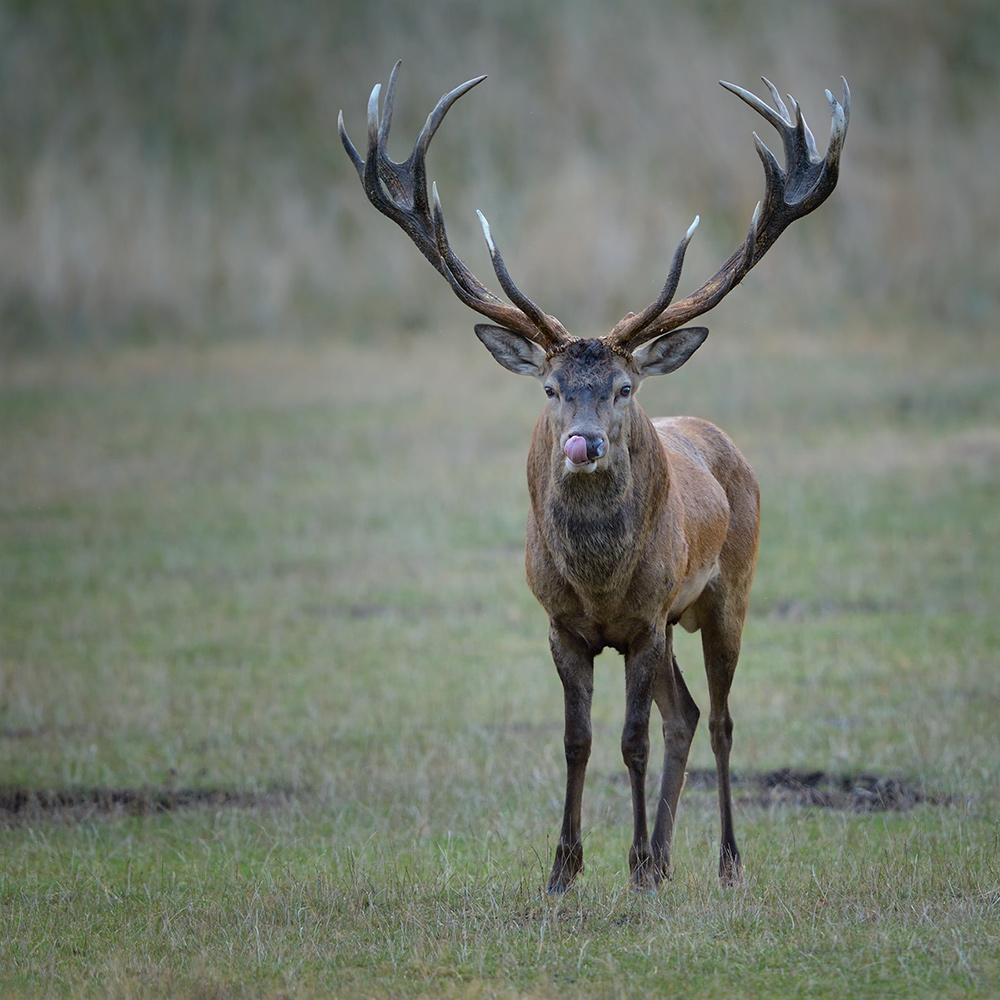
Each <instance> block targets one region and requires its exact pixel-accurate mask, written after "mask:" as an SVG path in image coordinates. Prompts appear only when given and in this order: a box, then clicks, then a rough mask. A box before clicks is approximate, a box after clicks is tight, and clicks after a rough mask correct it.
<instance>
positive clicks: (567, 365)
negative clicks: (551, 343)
mask: <svg viewBox="0 0 1000 1000" xmlns="http://www.w3.org/2000/svg"><path fill="white" fill-rule="evenodd" d="M551 364H552V377H553V378H554V379H555V380H556V381H557V382H558V383H559V386H560V387H561V388H562V389H563V390H564V391H567V390H573V391H576V392H588V393H595V394H599V395H610V394H611V393H612V392H613V391H614V386H615V383H616V382H617V381H619V380H620V378H621V376H622V375H623V374H624V373H625V371H626V369H627V367H628V365H627V362H626V360H625V358H623V357H622V356H621V354H618V353H616V352H615V351H613V350H611V348H609V347H608V346H607V345H606V344H605V343H603V342H602V341H600V340H576V341H573V342H572V343H571V344H570V345H569V346H568V347H566V348H565V350H562V351H560V352H559V353H557V354H556V355H555V356H554V357H553V358H552V362H551Z"/></svg>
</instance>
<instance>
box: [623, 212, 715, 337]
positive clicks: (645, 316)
mask: <svg viewBox="0 0 1000 1000" xmlns="http://www.w3.org/2000/svg"><path fill="white" fill-rule="evenodd" d="M699 222H701V216H700V215H696V216H695V217H694V222H692V223H691V225H690V227H689V228H688V231H687V233H686V235H685V236H684V239H682V240H681V241H680V243H678V244H677V249H676V250H675V251H674V259H673V261H672V262H671V264H670V270H669V271H668V272H667V280H666V282H665V283H664V285H663V291H662V292H660V297H659V298H658V299H657V300H656V301H655V302H653V303H651V304H650V305H648V306H646V308H645V309H643V311H642V312H641V313H639V314H638V315H636V314H635V313H626V314H625V315H624V316H623V317H622V318H621V319H620V320H619V321H618V323H617V325H616V326H615V328H614V329H613V330H612V331H611V333H610V334H608V337H607V339H608V340H610V341H611V342H612V343H622V342H628V341H629V339H630V338H631V336H632V335H633V333H637V332H638V331H641V330H642V329H644V328H645V327H646V326H647V325H648V324H649V323H651V322H652V321H653V320H654V319H656V317H657V316H659V315H660V313H661V312H663V310H664V309H666V308H667V306H669V305H670V302H671V300H672V299H673V297H674V294H675V293H676V292H677V286H678V284H680V280H681V268H683V266H684V254H685V253H686V252H687V248H688V244H689V243H690V242H691V237H692V236H694V231H695V230H696V229H697V228H698V223H699Z"/></svg>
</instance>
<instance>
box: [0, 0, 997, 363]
mask: <svg viewBox="0 0 1000 1000" xmlns="http://www.w3.org/2000/svg"><path fill="white" fill-rule="evenodd" d="M399 58H401V59H403V61H404V63H403V68H402V71H401V75H400V83H399V93H398V96H397V103H396V116H395V119H394V128H393V139H394V141H393V142H392V143H391V144H390V149H391V151H392V153H393V155H394V157H395V158H398V159H403V158H405V157H406V155H408V152H409V149H410V146H411V144H412V141H413V139H414V137H415V135H416V132H417V130H418V129H419V127H420V125H421V124H422V122H423V119H424V117H425V116H426V114H427V113H428V111H429V110H430V108H431V107H432V106H433V104H434V102H435V101H436V100H437V98H438V97H439V96H440V95H441V94H442V93H443V92H444V91H446V90H448V89H451V88H452V87H453V86H455V85H457V84H458V83H461V82H462V81H464V80H466V79H468V78H470V77H472V76H475V75H478V74H481V73H486V74H489V76H490V79H489V80H488V81H487V82H486V83H484V84H483V85H482V86H481V87H479V88H477V89H476V90H475V91H474V92H473V93H472V94H470V95H468V96H467V97H465V98H463V100H462V101H460V102H459V103H458V104H457V105H456V106H455V108H454V109H453V110H452V112H451V114H450V116H449V120H448V123H447V125H446V126H445V128H444V129H442V131H441V132H440V133H439V134H438V136H437V138H436V139H435V142H434V145H433V147H432V150H431V155H430V157H429V174H430V176H431V178H433V179H435V180H437V182H438V184H439V188H440V190H441V196H442V199H443V202H444V207H445V212H446V217H447V219H448V223H449V232H450V235H451V237H452V243H453V246H454V247H455V248H456V250H457V252H458V253H459V255H460V256H462V257H463V258H464V259H465V260H466V261H467V262H468V263H469V265H470V266H471V267H472V269H473V270H474V271H475V272H476V273H478V274H479V275H480V277H482V278H484V279H486V278H492V275H491V274H490V273H489V272H490V267H489V262H488V258H487V256H486V253H485V250H484V248H483V244H482V237H481V235H480V234H479V232H478V225H477V222H476V217H475V209H476V208H481V209H482V210H483V211H484V212H485V213H486V215H487V216H488V217H489V219H490V221H491V223H492V226H493V229H494V234H495V236H496V238H497V240H498V243H499V244H500V246H501V248H502V249H503V251H504V254H505V256H506V258H507V260H508V263H509V265H510V268H511V271H512V273H513V275H514V278H515V280H516V281H518V282H519V284H520V285H521V286H522V287H523V288H524V289H525V291H526V292H527V293H528V294H529V295H531V296H532V297H534V298H535V299H536V300H538V301H540V303H541V304H542V305H543V307H544V308H545V309H546V310H548V311H549V312H552V313H554V314H555V315H557V316H559V317H560V318H561V319H562V320H563V321H564V323H566V324H567V326H569V328H570V330H571V331H573V332H575V333H578V334H582V335H599V334H602V333H605V332H606V331H607V330H608V329H610V327H611V325H612V324H613V323H614V322H615V320H617V319H618V318H619V316H620V315H621V314H622V313H624V312H625V311H626V310H627V309H630V308H633V309H637V308H641V307H642V306H644V305H645V304H647V303H648V302H649V301H650V300H652V298H653V297H654V296H655V294H656V292H657V291H658V289H659V286H660V284H661V283H662V280H663V275H664V273H665V270H666V267H667V264H668V263H669V258H670V254H671V252H672V249H673V247H674V245H675V244H676V242H677V240H678V239H679V237H680V236H681V235H682V234H683V232H684V230H685V229H686V227H687V226H688V225H689V223H690V221H691V219H692V218H693V217H694V215H695V214H700V215H701V218H702V225H701V228H700V229H699V232H698V236H697V239H696V241H695V243H694V244H693V246H692V250H691V252H690V254H689V257H688V261H689V263H688V265H687V269H686V280H685V282H684V283H682V288H681V291H682V293H683V292H684V291H685V290H690V289H691V288H693V287H695V286H696V285H697V284H700V283H701V281H703V280H704V278H706V277H707V276H708V274H710V273H711V272H712V271H714V270H715V268H716V266H717V265H718V264H720V263H721V261H722V260H723V259H725V257H726V256H728V255H729V253H730V252H731V251H732V249H733V248H734V247H735V246H736V244H737V243H738V242H739V240H740V239H742V237H743V235H744V233H745V230H746V226H747V224H748V222H749V219H750V215H751V213H752V211H753V207H754V204H755V203H756V201H757V199H758V198H759V197H760V195H761V193H762V191H763V179H762V172H761V169H760V165H759V162H758V160H757V156H756V154H755V152H754V149H753V142H752V139H751V132H752V131H753V130H755V129H756V130H757V131H758V132H759V133H760V135H761V137H762V138H763V139H764V141H765V142H767V143H768V144H769V145H771V146H772V148H773V149H775V151H776V152H777V151H778V150H779V144H778V143H777V140H776V136H775V135H774V134H773V132H772V130H771V129H770V128H769V126H767V124H766V123H765V122H763V121H762V120H761V119H760V118H759V117H758V116H756V115H755V114H754V113H753V112H752V111H750V109H748V108H746V107H745V106H744V105H743V104H742V103H741V102H740V101H738V100H737V99H736V98H734V97H733V96H732V95H730V94H728V93H726V92H725V91H724V90H722V89H721V88H720V87H719V86H718V84H717V82H716V81H718V80H719V79H726V80H730V81H732V82H734V83H738V84H740V85H742V86H745V87H748V88H750V89H754V90H756V91H757V92H758V93H762V94H763V93H766V91H764V90H763V88H762V86H761V85H760V84H759V78H760V77H761V76H762V75H764V76H767V77H769V78H770V79H772V80H773V81H774V82H775V83H776V85H777V86H778V88H779V89H780V90H781V91H782V93H785V92H789V91H790V92H791V93H792V94H793V95H794V96H795V97H796V98H797V99H798V100H799V101H800V102H801V103H802V105H803V109H804V111H805V114H806V118H807V120H808V121H809V123H810V125H811V126H812V128H813V130H814V132H815V133H816V136H817V141H818V143H819V145H820V146H821V147H823V148H825V145H826V139H827V136H828V130H829V110H828V106H827V102H826V99H825V97H824V90H825V89H826V88H829V89H830V90H831V91H833V93H834V95H835V96H838V97H839V96H840V92H841V84H840V77H841V75H843V76H846V77H847V79H848V80H849V82H850V85H851V91H852V102H853V108H852V110H853V117H852V120H851V125H850V131H849V135H848V140H847V146H846V152H845V158H844V164H843V172H842V179H841V183H840V188H839V190H838V191H837V193H836V194H835V196H834V197H833V198H832V199H831V201H830V202H829V203H828V204H827V205H826V206H824V207H823V208H822V209H821V210H820V213H819V214H818V215H817V216H816V217H814V218H813V219H812V220H810V221H808V222H805V223H800V224H798V225H797V226H795V227H793V229H792V230H790V231H789V232H788V233H787V234H786V235H785V236H784V237H783V239H782V240H781V241H780V242H779V243H778V245H777V247H776V248H775V249H774V250H773V251H772V253H771V255H770V257H769V261H768V264H767V265H766V266H765V267H764V268H761V269H760V270H759V271H757V272H755V274H754V275H752V276H751V277H750V278H749V279H748V282H747V283H748V284H751V283H753V282H755V281H760V280H762V279H761V277H760V275H762V274H763V273H764V272H765V271H766V272H767V278H766V281H767V284H766V286H761V287H766V288H767V290H768V292H767V294H766V295H754V296H751V295H744V296H738V297H736V298H739V303H738V304H736V305H734V304H733V299H730V300H729V302H727V303H726V304H725V305H724V306H723V307H722V308H720V310H719V311H718V312H719V313H722V312H724V311H725V312H726V313H727V314H728V318H727V319H726V320H725V322H726V323H727V325H730V326H733V327H736V328H738V327H739V326H740V325H742V324H756V325H759V324H763V323H770V322H779V323H780V325H781V326H782V327H784V328H786V329H787V328H799V327H801V328H802V329H807V330H809V331H813V332H815V333H816V335H822V333H823V332H824V331H829V330H836V329H844V328H846V327H847V326H857V325H861V326H864V327H869V328H871V329H877V328H878V327H879V326H880V325H882V324H886V323H891V324H892V325H893V326H899V325H907V324H913V325H914V326H917V327H921V328H924V329H927V328H928V327H934V326H943V327H947V328H948V329H947V335H948V336H954V335H955V332H956V330H963V331H968V332H969V333H970V334H974V333H976V332H979V333H982V332H984V331H990V330H992V329H993V326H994V323H995V321H996V318H997V315H998V305H1000V248H998V233H1000V171H998V169H997V163H998V161H1000V115H998V112H997V107H998V101H997V98H998V97H1000V5H998V4H997V3H996V0H951V2H949V3H948V4H943V3H940V2H939V0H810V2H803V0H765V2H760V3H755V4H743V3H734V2H728V0H697V2H696V0H671V2H668V0H617V2H616V3H614V4H611V3H602V2H597V0H562V2H551V3H544V4H542V3H535V2H529V0H505V2H492V3H473V2H469V0H432V2H424V3H413V2H412V0H368V2H365V3H359V2H356V0H351V2H337V0H325V2H322V0H160V2H154V0H138V2H137V0H62V2H51V0H50V2H45V0H5V2H3V3H2V4H0V150H2V153H0V352H2V354H0V357H2V356H5V355H6V356H9V355H11V354H18V353H21V352H26V351H27V352H32V351H37V350H48V349H53V348H57V349H62V348H65V347H67V346H75V347H89V346H113V345H116V344H121V343H128V344H142V343H146V342H150V341H158V340H162V339H164V338H167V339H174V338H185V339H193V340H201V339H211V340H215V339H218V338H227V337H228V338H231V337H242V336H250V335H253V336H266V337H280V338H287V337H326V336H336V337H339V338H352V339H354V338H356V339H362V338H366V337H370V336H373V335H376V336H385V335H391V334H392V333H393V332H394V331H414V330H423V329H430V330H433V329H435V328H436V327H438V326H442V325H448V326H450V325H452V324H453V323H455V322H456V321H458V320H462V321H463V322H465V321H467V320H468V317H467V316H466V315H465V310H464V309H463V307H462V306H460V305H459V304H458V303H457V302H456V301H455V300H454V299H453V298H452V296H451V295H450V294H449V293H448V292H447V289H446V288H445V286H444V283H443V282H442V281H441V280H440V279H439V278H437V277H435V276H434V275H433V273H432V272H431V270H430V269H429V268H428V265H427V264H426V262H425V261H424V260H423V259H422V258H421V257H420V255H419V254H418V253H417V252H416V251H415V250H414V249H413V248H412V246H411V245H410V244H409V242H408V241H407V240H406V239H405V238H404V237H402V235H401V234H399V233H398V232H396V231H395V230H394V228H393V227H392V225H391V223H389V222H388V221H387V220H384V219H382V218H381V217H380V216H378V215H377V213H376V212H375V211H374V209H372V208H371V207H370V206H369V205H368V204H367V202H366V201H365V199H364V197H363V195H362V192H361V188H360V186H359V184H358V180H357V177H356V175H355V173H354V171H353V168H352V167H351V164H350V163H349V161H348V159H347V157H346V156H345V155H344V152H343V150H342V149H341V146H340V142H339V139H338V136H337V128H336V120H337V112H338V111H339V110H340V109H343V111H344V116H345V121H346V124H347V129H348V131H349V133H350V134H351V136H352V138H353V139H354V141H355V143H357V144H359V145H360V144H362V143H363V142H364V137H365V104H366V100H367V97H368V94H369V92H370V90H371V88H372V86H373V85H374V84H375V83H377V82H382V84H383V87H384V85H385V83H386V81H387V79H388V75H389V72H390V70H391V68H392V65H393V63H394V62H395V60H396V59H399ZM722 322H723V321H722V320H721V319H716V320H715V321H714V323H715V325H716V326H720V325H721V323H722Z"/></svg>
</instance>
